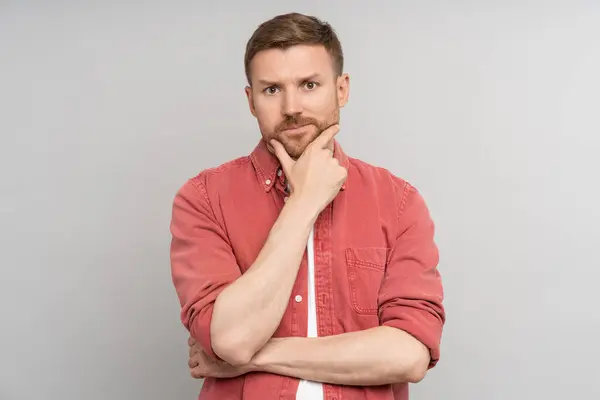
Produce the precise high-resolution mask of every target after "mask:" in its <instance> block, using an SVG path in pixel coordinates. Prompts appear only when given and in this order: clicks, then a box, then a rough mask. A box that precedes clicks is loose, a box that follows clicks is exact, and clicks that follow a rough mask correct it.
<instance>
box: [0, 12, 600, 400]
mask: <svg viewBox="0 0 600 400" xmlns="http://www.w3.org/2000/svg"><path fill="white" fill-rule="evenodd" d="M50 3H52V4H50ZM119 3H121V4H119ZM119 3H117V2H116V1H109V2H100V1H95V2H75V1H73V2H71V3H70V4H69V3H67V2H58V1H56V2H45V3H44V2H41V1H39V2H37V3H35V2H27V1H8V2H7V1H1V2H0V4H1V5H0V113H1V118H0V132H1V135H2V136H1V146H0V153H1V154H0V156H1V157H0V162H1V165H0V167H1V169H0V171H1V184H0V194H1V198H0V199H1V201H0V216H1V224H0V227H1V231H0V243H1V245H2V249H1V252H0V266H1V268H2V279H1V281H0V318H1V320H0V321H1V325H0V326H1V329H0V399H2V400H20V399H28V400H29V399H32V400H33V399H69V400H71V399H72V400H79V399H88V400H93V399H114V400H121V399H122V400H125V399H145V400H158V399H193V398H195V397H196V394H197V392H198V389H199V386H200V383H199V382H198V381H194V380H192V379H191V378H190V377H189V375H188V370H187V365H186V363H187V355H186V353H187V345H186V338H187V335H186V332H185V331H184V329H183V328H182V326H181V324H180V322H179V305H178V303H177V299H176V295H175V292H174V290H173V287H172V284H171V277H170V270H169V268H170V267H169V257H168V249H169V240H170V235H169V231H168V225H169V221H170V211H171V210H170V207H171V200H172V198H173V195H174V194H175V191H176V190H177V189H178V187H179V186H180V185H182V184H183V183H184V181H185V180H186V179H187V178H188V177H191V176H193V175H195V174H196V173H197V172H198V171H200V170H201V169H203V168H206V167H210V166H216V165H218V164H220V163H222V162H225V161H227V160H229V159H231V158H234V157H237V156H240V155H244V154H248V153H249V152H250V151H251V150H252V148H253V147H254V145H255V143H256V141H257V140H258V137H259V133H258V130H257V129H258V128H257V126H256V123H255V121H254V120H253V118H252V117H251V115H250V113H249V111H248V110H247V104H246V100H245V97H244V92H243V88H244V84H245V82H244V75H243V66H242V59H243V51H244V46H245V44H246V40H247V39H248V37H249V36H250V34H251V33H252V31H253V30H254V28H255V27H256V26H257V24H258V23H259V22H261V21H262V20H264V19H266V18H269V17H272V16H274V15H276V14H278V13H282V12H288V11H292V10H296V11H301V12H307V13H314V14H316V15H318V16H320V17H322V18H323V19H325V20H327V21H330V22H331V23H332V24H333V25H334V27H335V28H336V29H337V31H338V33H339V35H340V37H341V40H342V43H343V45H344V49H345V52H346V59H347V64H346V67H347V68H346V70H347V71H348V72H349V73H350V74H351V79H352V80H351V96H350V103H349V105H348V106H347V107H346V108H345V109H344V110H343V113H342V130H341V132H340V136H339V139H340V141H341V142H342V144H343V145H344V148H345V150H346V151H347V152H348V153H349V154H350V155H352V156H355V157H358V158H362V159H363V160H365V161H367V162H370V163H373V164H375V165H380V166H384V167H387V168H389V169H390V170H391V171H393V172H394V173H395V174H397V175H399V176H402V177H404V178H406V179H408V180H410V181H411V182H412V183H413V184H414V185H416V186H417V187H418V188H419V189H420V190H421V191H422V192H423V194H424V196H425V197H426V199H427V201H428V203H429V205H430V208H431V211H432V214H433V216H434V218H435V220H436V222H437V225H438V242H439V245H440V249H441V255H442V259H441V265H440V270H441V272H442V273H443V276H444V282H445V290H446V303H445V304H446V307H447V311H448V323H447V325H446V329H445V335H444V339H443V355H442V360H441V362H440V363H439V366H438V367H437V368H436V369H435V370H433V371H432V372H431V373H430V374H429V375H428V377H427V378H426V380H425V381H423V382H422V383H420V384H419V385H416V386H414V388H413V398H414V399H422V400H425V399H427V400H429V399H452V400H459V399H460V400H481V399H486V400H487V399H505V400H514V399H544V400H549V399H565V398H571V397H573V398H577V399H598V398H600V388H598V385H597V384H596V383H595V382H596V379H597V377H598V373H599V372H600V367H598V364H597V362H598V358H599V357H600V351H599V350H598V346H597V343H596V338H598V336H599V335H600V317H599V315H598V312H597V308H598V295H597V287H598V283H597V280H598V279H599V278H600V272H599V271H600V257H599V255H598V250H597V249H598V247H597V246H598V244H599V242H600V231H599V223H600V212H599V211H598V204H599V202H600V190H599V189H598V182H599V179H598V175H599V172H600V161H599V160H598V151H599V150H600V139H599V136H600V135H599V133H600V116H599V114H600V111H599V105H600V99H599V93H600V77H599V71H600V45H599V40H600V4H599V3H598V2H595V1H587V2H585V1H563V2H557V1H555V2H552V1H544V2H542V1H538V2H531V1H529V2H525V1H511V2H507V1H500V0H498V1H478V2H476V1H472V2H466V1H452V2H444V1H438V2H433V1H394V2H392V1H376V2H374V3H372V4H371V6H369V7H367V6H365V5H364V4H365V2H363V1H329V2H319V1H312V2H311V1H306V2H303V3H302V4H303V5H302V6H301V7H298V6H297V4H299V3H298V2H297V1H273V2H268V1H262V2H256V1H254V2H247V3H243V2H241V1H239V2H237V4H236V3H235V2H231V1H229V2H227V1H221V2H218V5H209V4H208V3H209V2H201V1H196V2H166V1H164V2H162V4H160V3H159V2H145V3H142V2H133V1H130V2H124V3H123V2H119ZM211 3H213V2H211ZM141 4H144V6H143V7H142V6H141Z"/></svg>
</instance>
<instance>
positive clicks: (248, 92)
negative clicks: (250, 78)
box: [245, 86, 256, 117]
mask: <svg viewBox="0 0 600 400" xmlns="http://www.w3.org/2000/svg"><path fill="white" fill-rule="evenodd" d="M245 91H246V97H247V98H248V107H250V112H251V113H252V115H253V116H254V117H256V110H255V108H254V99H253V98H252V88H251V87H250V86H246V89H245Z"/></svg>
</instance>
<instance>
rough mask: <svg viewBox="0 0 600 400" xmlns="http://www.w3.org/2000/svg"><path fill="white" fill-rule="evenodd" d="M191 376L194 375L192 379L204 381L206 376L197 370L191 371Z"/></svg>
mask: <svg viewBox="0 0 600 400" xmlns="http://www.w3.org/2000/svg"><path fill="white" fill-rule="evenodd" d="M190 375H192V378H195V379H204V374H203V373H202V371H200V370H199V369H197V368H194V369H192V370H191V371H190Z"/></svg>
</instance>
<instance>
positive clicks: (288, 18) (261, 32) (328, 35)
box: [244, 13, 344, 84]
mask: <svg viewBox="0 0 600 400" xmlns="http://www.w3.org/2000/svg"><path fill="white" fill-rule="evenodd" d="M300 44H304V45H321V46H323V47H325V49H326V50H327V52H328V53H329V55H330V56H331V58H332V60H333V64H334V71H335V72H336V73H337V74H338V76H339V75H341V74H342V72H343V70H344V54H343V52H342V45H341V43H340V41H339V39H338V37H337V35H336V33H335V31H334V30H333V28H332V27H331V25H329V24H328V23H326V22H323V21H321V20H319V19H318V18H316V17H312V16H309V15H304V14H299V13H289V14H283V15H278V16H276V17H274V18H272V19H270V20H268V21H265V22H263V23H262V24H260V25H259V27H258V28H256V30H255V31H254V33H253V34H252V37H250V40H248V43H247V44H246V55H245V56H244V68H245V71H246V79H247V80H248V84H252V82H251V80H250V63H251V62H252V59H253V58H254V56H255V55H256V53H258V52H259V51H262V50H268V49H282V50H284V49H287V48H288V47H291V46H295V45H300Z"/></svg>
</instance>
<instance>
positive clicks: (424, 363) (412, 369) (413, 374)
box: [403, 353, 430, 383]
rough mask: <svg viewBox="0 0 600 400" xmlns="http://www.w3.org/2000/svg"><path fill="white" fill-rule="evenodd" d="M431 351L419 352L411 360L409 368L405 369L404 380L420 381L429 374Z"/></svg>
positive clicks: (410, 381)
mask: <svg viewBox="0 0 600 400" xmlns="http://www.w3.org/2000/svg"><path fill="white" fill-rule="evenodd" d="M429 360H430V358H429V353H426V354H419V355H418V356H416V357H414V359H413V360H411V362H409V363H408V365H407V368H406V369H405V370H404V379H403V381H405V382H408V383H419V382H421V381H422V380H423V379H424V378H425V375H427V371H428V370H429Z"/></svg>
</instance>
